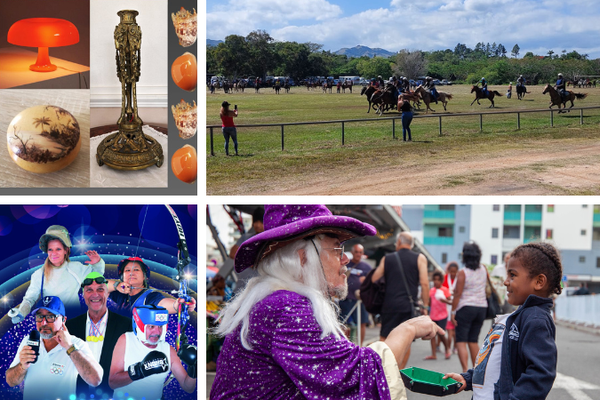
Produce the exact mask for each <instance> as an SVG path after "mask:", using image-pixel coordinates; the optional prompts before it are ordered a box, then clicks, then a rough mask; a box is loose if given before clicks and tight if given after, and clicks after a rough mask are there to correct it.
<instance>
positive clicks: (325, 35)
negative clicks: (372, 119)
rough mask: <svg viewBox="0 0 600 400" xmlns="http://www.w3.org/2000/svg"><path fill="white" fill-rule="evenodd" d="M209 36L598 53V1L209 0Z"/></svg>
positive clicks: (335, 45) (394, 47)
mask: <svg viewBox="0 0 600 400" xmlns="http://www.w3.org/2000/svg"><path fill="white" fill-rule="evenodd" d="M206 12H207V14H206V35H207V36H206V37H207V38H208V39H214V40H223V39H224V38H225V37H226V36H227V35H231V34H237V35H242V36H246V35H247V34H248V33H249V32H251V31H254V30H257V29H262V30H265V31H267V32H268V33H269V34H270V35H271V36H272V37H273V38H274V39H275V40H278V41H296V42H301V43H304V42H314V43H319V44H322V45H323V49H324V50H331V51H336V50H339V49H340V48H343V47H354V46H356V45H359V44H361V45H364V46H369V47H381V48H383V49H386V50H389V51H398V50H401V49H409V50H429V51H431V50H444V49H448V48H449V49H454V47H455V46H456V44H457V43H464V44H466V45H467V46H468V47H470V48H474V47H475V45H476V44H477V43H478V42H484V43H488V42H489V43H490V44H492V43H494V42H496V44H500V43H501V44H503V45H504V47H505V48H506V49H507V51H508V53H509V54H508V55H510V51H511V50H512V48H513V46H514V45H515V44H518V45H519V47H520V49H521V50H520V56H521V57H522V56H523V55H524V54H525V53H526V52H527V51H532V52H534V53H535V54H539V55H545V54H547V53H548V51H549V50H553V51H554V52H555V53H556V54H561V52H562V51H563V50H567V51H572V50H576V51H578V52H579V53H582V54H588V55H589V57H590V58H600V23H598V21H599V16H600V7H598V1H597V0H560V1H559V0H417V1H415V0H410V1H409V0H298V1H290V0H219V1H216V0H207V1H206Z"/></svg>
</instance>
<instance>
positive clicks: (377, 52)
mask: <svg viewBox="0 0 600 400" xmlns="http://www.w3.org/2000/svg"><path fill="white" fill-rule="evenodd" d="M219 43H223V41H222V40H212V39H206V46H217V45H218V44H219ZM333 53H334V54H339V55H346V56H348V57H350V58H352V57H363V56H367V57H371V58H372V57H375V56H378V57H390V56H393V55H395V54H396V53H394V52H391V51H387V50H385V49H380V48H378V47H377V48H374V49H372V48H370V47H367V46H361V45H358V46H354V47H352V48H347V47H344V48H342V49H339V50H338V51H334V52H333Z"/></svg>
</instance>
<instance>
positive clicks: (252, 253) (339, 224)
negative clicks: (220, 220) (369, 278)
mask: <svg viewBox="0 0 600 400" xmlns="http://www.w3.org/2000/svg"><path fill="white" fill-rule="evenodd" d="M263 223H264V226H265V230H264V232H261V233H259V234H257V235H254V236H252V237H251V238H250V239H248V240H246V241H245V242H244V243H242V245H241V246H240V247H239V249H238V251H237V253H236V254H235V270H236V271H237V272H242V271H243V270H245V269H246V268H248V267H253V266H255V265H256V264H258V262H259V261H261V260H262V259H263V258H265V257H266V256H267V255H269V254H270V253H272V252H273V251H275V250H277V249H279V248H281V247H284V246H286V245H288V244H289V243H291V242H293V241H295V240H298V239H302V238H304V237H307V236H312V235H318V234H320V233H331V234H334V235H336V236H337V237H338V238H339V239H340V241H341V242H343V241H346V240H348V239H352V238H354V237H357V236H365V235H368V236H373V235H375V234H376V233H377V230H376V229H375V228H374V227H373V226H371V225H369V224H367V223H364V222H361V221H359V220H357V219H355V218H351V217H343V216H338V215H333V214H332V213H331V211H329V209H328V208H327V207H325V206H324V205H319V204H311V205H280V204H276V205H266V206H265V216H264V219H263Z"/></svg>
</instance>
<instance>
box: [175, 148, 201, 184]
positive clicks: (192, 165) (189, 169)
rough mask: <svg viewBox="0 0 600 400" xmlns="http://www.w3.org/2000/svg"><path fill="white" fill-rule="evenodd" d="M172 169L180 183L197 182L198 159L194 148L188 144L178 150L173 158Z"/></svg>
mask: <svg viewBox="0 0 600 400" xmlns="http://www.w3.org/2000/svg"><path fill="white" fill-rule="evenodd" d="M171 169H172V170H173V173H174V174H175V176H176V177H177V179H179V180H180V181H183V182H185V183H194V182H196V176H197V174H198V158H197V155H196V149H195V148H194V146H190V145H189V144H186V145H185V146H183V147H182V148H180V149H179V150H177V151H176V152H175V153H174V154H173V157H172V158H171Z"/></svg>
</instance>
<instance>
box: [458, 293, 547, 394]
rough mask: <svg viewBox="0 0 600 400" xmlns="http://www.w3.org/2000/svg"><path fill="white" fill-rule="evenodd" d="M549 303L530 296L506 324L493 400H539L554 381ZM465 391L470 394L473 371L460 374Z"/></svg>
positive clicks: (542, 298)
mask: <svg viewBox="0 0 600 400" xmlns="http://www.w3.org/2000/svg"><path fill="white" fill-rule="evenodd" d="M551 308H552V299H549V298H546V297H539V296H535V295H529V297H528V298H527V300H525V303H523V305H522V306H521V307H519V308H518V309H517V310H516V311H515V312H514V313H513V314H512V315H510V316H509V317H508V319H507V320H506V331H505V332H504V336H503V337H502V358H501V365H500V378H499V379H498V382H497V383H496V384H495V385H494V400H496V399H500V400H517V399H518V400H525V399H531V400H534V399H535V400H541V399H545V398H546V396H548V393H549V392H550V389H552V385H553V384H554V379H555V378H556V363H557V350H556V343H555V338H556V327H555V326H554V321H553V320H552V315H551V313H550V309H551ZM461 375H462V376H463V378H465V380H466V381H467V387H466V388H465V390H473V386H472V378H473V370H472V369H470V370H468V371H467V372H465V373H463V374H461Z"/></svg>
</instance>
